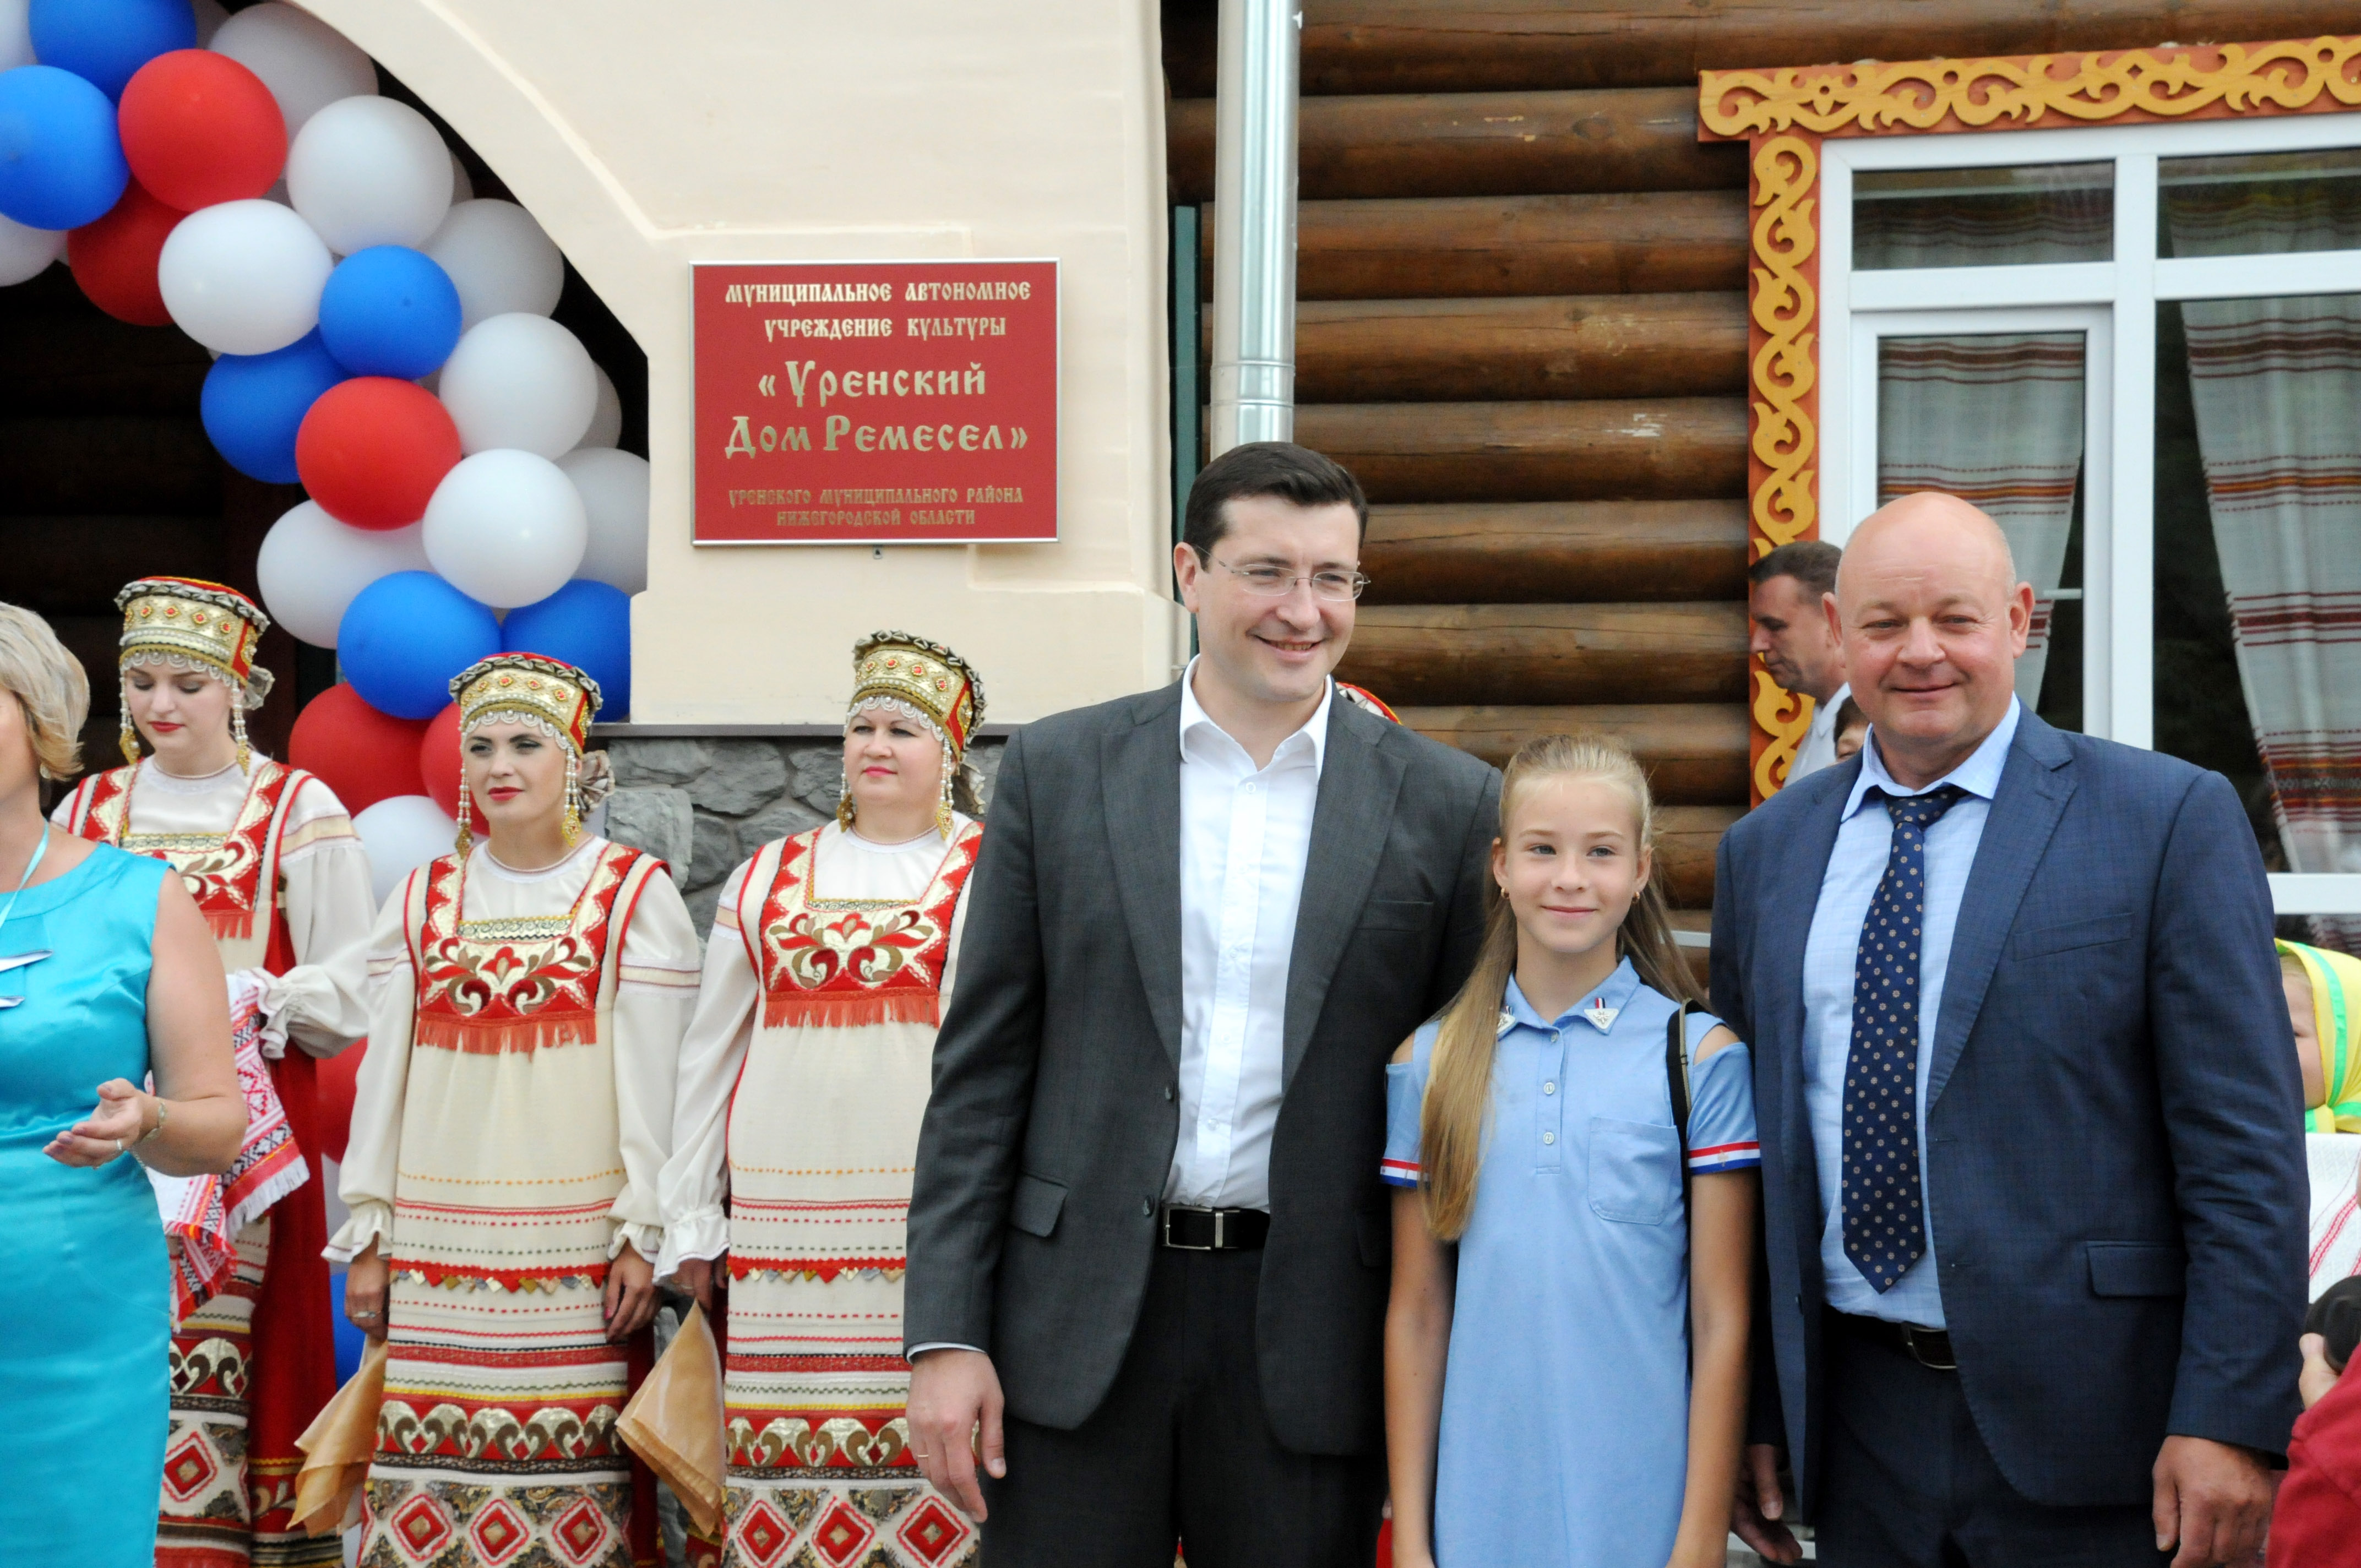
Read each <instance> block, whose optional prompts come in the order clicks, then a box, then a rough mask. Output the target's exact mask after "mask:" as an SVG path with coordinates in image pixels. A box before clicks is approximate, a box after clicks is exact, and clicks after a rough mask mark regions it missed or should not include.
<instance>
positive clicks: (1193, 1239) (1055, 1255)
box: [904, 442, 1499, 1568]
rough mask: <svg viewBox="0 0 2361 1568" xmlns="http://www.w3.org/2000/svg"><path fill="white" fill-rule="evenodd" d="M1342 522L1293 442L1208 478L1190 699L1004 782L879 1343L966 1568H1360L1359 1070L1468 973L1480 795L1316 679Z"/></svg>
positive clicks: (1487, 800)
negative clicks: (979, 1539) (894, 1362)
mask: <svg viewBox="0 0 2361 1568" xmlns="http://www.w3.org/2000/svg"><path fill="white" fill-rule="evenodd" d="M1367 518H1368V509H1367V503H1366V502H1365V501H1364V500H1363V499H1362V496H1361V490H1360V487H1359V485H1358V484H1356V482H1355V481H1354V479H1353V477H1352V476H1351V475H1350V474H1348V473H1346V472H1345V470H1344V469H1343V468H1341V467H1339V466H1336V465H1335V464H1334V463H1332V462H1330V461H1329V460H1328V459H1326V458H1324V457H1322V456H1320V455H1317V454H1316V453H1312V452H1309V451H1306V450H1304V449H1303V448H1301V447H1300V446H1294V445H1291V444H1286V443H1279V442H1270V443H1257V444H1251V445H1246V446H1241V447H1236V448H1234V449H1232V450H1231V451H1229V452H1227V453H1224V455H1222V456H1220V457H1219V458H1216V459H1215V460H1214V461H1213V463H1212V464H1211V465H1210V466H1207V468H1206V469H1205V471H1204V472H1203V473H1202V474H1201V475H1200V476H1199V477H1198V478H1197V481H1196V484H1195V486H1194V487H1193V488H1192V489H1191V492H1190V498H1189V507H1188V516H1187V521H1186V527H1185V531H1184V535H1183V542H1182V543H1180V545H1178V546H1176V547H1175V549H1174V551H1173V566H1174V570H1175V572H1176V574H1177V575H1178V576H1179V579H1180V594H1181V598H1182V600H1183V601H1184V602H1185V603H1186V604H1187V606H1188V608H1189V609H1191V611H1192V612H1193V613H1194V614H1195V616H1196V618H1197V630H1198V640H1199V645H1200V648H1201V650H1202V652H1200V653H1199V655H1198V657H1197V658H1196V659H1195V660H1193V661H1191V664H1190V667H1189V670H1188V672H1187V674H1184V675H1183V676H1182V678H1181V679H1180V682H1179V683H1177V684H1175V685H1170V686H1167V687H1166V688H1164V689H1163V690H1161V691H1158V692H1151V693H1148V694H1146V695H1143V696H1132V697H1125V698H1122V699H1120V700H1118V701H1115V702H1110V703H1104V704H1102V705H1100V706H1098V707H1090V708H1083V709H1081V710H1078V711H1075V712H1071V713H1064V714H1060V715H1057V716H1055V717H1053V718H1045V719H1041V720H1039V721H1038V722H1037V723H1034V724H1031V725H1028V726H1027V727H1026V729H1024V730H1022V731H1021V732H1020V733H1019V734H1018V735H1017V737H1016V739H1015V740H1013V741H1012V742H1011V743H1010V744H1009V747H1008V751H1007V752H1006V754H1005V757H1004V759H1003V761H1002V763H1001V768H1000V775H999V780H998V784H997V786H996V788H995V790H994V798H993V803H992V815H991V825H990V828H988V830H987V831H986V832H985V834H984V838H983V855H982V858H981V860H980V861H979V862H978V864H977V867H976V872H975V876H974V879H973V880H972V882H971V883H969V885H968V892H967V911H966V930H965V936H964V938H963V945H962V948H961V954H960V983H959V986H958V988H957V991H956V992H955V995H954V998H953V1000H952V1003H951V1006H950V1015H949V1016H948V1017H947V1018H946V1019H945V1020H944V1021H943V1027H942V1032H941V1035H940V1036H939V1039H938V1040H937V1042H936V1047H935V1084H934V1093H933V1096H932V1098H931V1099H930V1101H929V1102H928V1107H927V1115H926V1122H925V1125H924V1128H923V1131H922V1132H921V1134H920V1136H919V1144H918V1167H917V1181H916V1186H915V1189H914V1190H913V1193H912V1197H911V1204H910V1229H909V1274H908V1277H907V1286H906V1308H905V1311H906V1319H905V1321H906V1327H905V1331H904V1332H906V1335H907V1336H908V1343H907V1346H906V1350H907V1354H909V1356H910V1358H911V1363H912V1376H911V1385H910V1399H909V1421H910V1442H911V1446H912V1448H913V1450H914V1451H915V1452H916V1456H917V1459H918V1462H919V1464H920V1465H921V1467H922V1468H923V1469H924V1470H925V1472H926V1475H927V1477H928V1480H929V1481H931V1482H933V1483H934V1485H935V1486H937V1487H939V1489H941V1490H942V1491H943V1492H944V1493H945V1494H946V1495H948V1496H949V1497H951V1498H952V1499H953V1500H954V1501H955V1502H957V1503H958V1504H959V1505H960V1506H961V1508H964V1509H966V1510H967V1511H968V1512H969V1513H970V1514H971V1515H972V1516H973V1517H975V1518H976V1519H979V1520H981V1521H983V1552H984V1554H985V1557H986V1559H987V1560H988V1561H992V1562H995V1563H1023V1564H1026V1565H1027V1568H1043V1565H1049V1564H1069V1563H1071V1564H1076V1565H1085V1568H1170V1563H1171V1561H1172V1549H1173V1543H1174V1541H1175V1540H1176V1539H1177V1540H1179V1541H1182V1542H1183V1543H1184V1545H1185V1547H1186V1549H1187V1552H1188V1556H1189V1561H1190V1563H1191V1565H1192V1568H1246V1565H1247V1564H1253V1565H1255V1568H1296V1565H1301V1568H1315V1565H1317V1568H1328V1565H1332V1564H1333V1565H1334V1568H1367V1564H1368V1563H1369V1561H1370V1557H1371V1555H1372V1552H1373V1549H1374V1545H1375V1541H1376V1536H1377V1531H1378V1505H1379V1501H1380V1499H1381V1498H1382V1497H1383V1496H1384V1492H1385V1475H1384V1469H1383V1464H1382V1458H1381V1455H1382V1450H1383V1442H1384V1418H1383V1413H1382V1408H1381V1407H1382V1392H1383V1389H1382V1376H1381V1372H1380V1365H1381V1352H1380V1343H1381V1337H1382V1331H1383V1323H1384V1316H1385V1302H1386V1289H1387V1278H1388V1265H1389V1261H1390V1258H1389V1252H1390V1245H1389V1220H1388V1208H1387V1202H1386V1190H1385V1188H1384V1187H1383V1186H1382V1185H1381V1184H1380V1183H1379V1182H1378V1176H1377V1172H1378V1162H1379V1159H1380V1157H1381V1156H1382V1153H1383V1149H1382V1145H1383V1143H1384V1133H1385V1103H1384V1100H1385V1063H1386V1058H1387V1057H1388V1055H1389V1053H1390V1052H1391V1051H1392V1049H1393V1048H1394V1047H1396V1046H1397V1045H1399V1044H1400V1042H1401V1040H1402V1039H1403V1038H1404V1037H1405V1036H1408V1035H1409V1034H1410V1033H1411V1030H1412V1029H1414V1028H1416V1027H1417V1026H1418V1025H1419V1024H1420V1023H1422V1021H1424V1020H1425V1019H1426V1018H1427V1017H1428V1016H1430V1015H1431V1014H1433V1013H1434V1012H1435V1011H1436V1010H1437V1009H1438V1008H1439V1007H1441V1006H1442V1004H1443V1003H1444V1002H1445V1001H1447V1000H1448V999H1449V998H1450V995H1451V993H1452V992H1453V991H1454V990H1455V989H1456V988H1457V986H1458V985H1459V983H1460V981H1462V980H1463V979H1464V978H1465V976H1466V972H1467V970H1468V966H1469V965H1470V964H1471V963H1472V962H1473V960H1474V956H1475V952H1476V948H1477V939H1478V938H1479V936H1480V934H1481V930H1482V926H1483V914H1484V907H1485V902H1486V895H1487V893H1488V887H1487V883H1486V872H1485V864H1486V858H1487V855H1488V851H1489V849H1490V845H1491V841H1492V838H1493V834H1494V831H1495V828H1496V826H1497V822H1496V819H1497V817H1498V814H1499V805H1498V803H1499V775H1498V774H1497V773H1495V772H1494V771H1493V770H1492V769H1491V768H1490V767H1488V766H1487V765H1486V764H1485V763H1483V762H1479V761H1477V760H1476V759H1475V758H1473V757H1469V756H1466V755H1464V754H1463V753H1460V752H1457V751H1451V750H1449V749H1447V748H1445V747H1442V746H1439V745H1436V744H1434V743H1433V742H1432V741H1429V740H1422V739H1421V738H1420V737H1419V736H1417V735H1415V734H1413V733H1411V731H1410V730H1408V729H1402V728H1400V726H1398V725H1396V724H1393V723H1391V722H1389V720H1388V719H1386V718H1381V717H1379V716H1378V714H1376V713H1375V712H1372V711H1370V710H1369V709H1367V707H1362V706H1358V705H1356V703H1354V702H1352V701H1349V700H1346V699H1345V696H1343V695H1342V694H1341V693H1340V690H1339V688H1338V687H1337V686H1336V685H1335V683H1334V681H1332V680H1331V679H1330V676H1329V672H1330V671H1331V670H1333V669H1334V667H1335V664H1336V662H1337V661H1338V659H1340V658H1341V657H1342V656H1343V655H1344V652H1345V644H1346V642H1347V641H1348V640H1349V639H1350V638H1351V636H1352V632H1353V614H1354V601H1355V599H1356V598H1358V597H1359V594H1360V590H1361V587H1363V585H1364V583H1365V582H1366V579H1365V578H1364V577H1362V576H1361V575H1360V572H1359V559H1360V547H1361V540H1362V535H1363V533H1364V532H1365V531H1366V529H1367ZM1075 652H1076V656H1078V657H1079V656H1082V651H1081V650H1076V651H1075ZM972 1442H973V1443H974V1444H975V1448H974V1449H972V1448H971V1443H972ZM977 1450H980V1453H981V1456H982V1460H983V1472H984V1475H983V1477H981V1478H979V1476H978V1475H977V1464H976V1461H975V1453H976V1451H977Z"/></svg>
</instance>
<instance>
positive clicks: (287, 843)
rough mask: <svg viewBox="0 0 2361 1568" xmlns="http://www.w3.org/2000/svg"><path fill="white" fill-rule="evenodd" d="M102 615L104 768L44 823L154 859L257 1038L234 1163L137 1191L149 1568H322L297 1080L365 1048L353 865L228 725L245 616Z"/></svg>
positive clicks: (158, 606)
mask: <svg viewBox="0 0 2361 1568" xmlns="http://www.w3.org/2000/svg"><path fill="white" fill-rule="evenodd" d="M115 608H116V609H120V610H122V612H123V637H122V642H121V651H120V653H119V655H118V663H119V664H120V675H121V684H122V746H123V759H124V766H122V767H119V768H112V769H109V770H107V771H106V772H104V773H98V774H95V775H93V776H92V777H90V778H88V779H85V780H83V781H82V784H81V785H80V787H78V788H76V789H75V790H74V791H73V792H72V793H71V795H68V796H67V797H66V798H65V799H64V800H63V801H61V802H60V804H59V806H58V808H57V810H56V812H55V813H54V820H55V821H56V822H57V824H58V825H59V826H60V827H61V828H65V829H66V830H67V831H69V832H71V833H75V834H79V835H80V836H81V837H82V838H84V839H95V840H97V841H98V842H101V843H105V844H113V845H115V846H116V847H117V848H119V849H125V850H131V851H132V852H134V853H135V854H143V855H150V856H153V857H155V858H157V859H159V860H162V861H169V862H170V865H171V867H172V869H173V870H175V871H177V872H180V873H181V882H182V883H184V884H185V885H186V886H187V888H188V890H189V891H190V892H191V893H192V894H194V895H195V896H196V901H197V907H198V908H199V909H200V910H201V911H203V915H204V917H205V923H206V925H207V926H208V927H210V928H211V930H212V932H213V938H214V946H215V947H216V948H218V949H219V950H220V953H221V961H222V967H223V968H224V969H225V970H228V971H229V975H230V984H231V989H232V996H233V1002H234V1011H235V1012H236V1015H237V1016H238V1018H239V1020H240V1021H241V1022H250V1021H251V1019H252V1018H253V1016H254V1015H255V1014H258V1015H259V1019H260V1022H261V1028H260V1031H259V1036H258V1037H257V1036H256V1032H255V1031H254V1030H253V1029H252V1028H250V1027H249V1028H247V1029H244V1030H242V1031H241V1038H242V1040H243V1041H244V1042H245V1043H244V1046H243V1048H242V1051H241V1054H240V1057H239V1068H240V1077H241V1080H242V1082H243V1086H244V1088H245V1090H246V1094H247V1105H248V1108H249V1110H250V1112H251V1116H250V1119H249V1121H248V1124H247V1145H246V1147H245V1148H244V1149H243V1150H242V1151H241V1152H240V1155H239V1157H238V1160H237V1161H236V1164H234V1165H233V1166H232V1167H231V1168H230V1170H229V1171H228V1172H227V1173H226V1174H225V1176H224V1178H223V1179H221V1180H220V1181H219V1182H212V1181H207V1182H191V1183H176V1182H170V1181H159V1182H158V1183H157V1189H158V1196H159V1201H161V1202H162V1203H163V1204H164V1206H165V1216H164V1218H165V1223H166V1228H167V1230H168V1231H169V1232H170V1233H171V1234H173V1236H174V1251H173V1255H172V1262H173V1276H174V1283H175V1291H176V1305H177V1307H178V1309H179V1310H178V1314H177V1323H178V1326H177V1328H176V1330H175V1332H174V1333H173V1336H172V1349H171V1379H172V1436H171V1441H170V1444H169V1445H168V1449H167V1453H168V1458H167V1461H166V1464H165V1467H164V1484H163V1491H162V1494H161V1497H160V1498H159V1515H160V1518H159V1530H158V1536H157V1547H156V1561H157V1563H159V1565H160V1568H225V1565H236V1564H242V1563H248V1562H252V1563H257V1564H266V1563H267V1564H272V1565H280V1564H295V1563H335V1562H336V1561H337V1552H336V1543H335V1541H312V1540H309V1539H307V1538H305V1537H303V1536H302V1535H299V1534H296V1533H294V1532H293V1531H292V1530H291V1529H290V1526H289V1522H288V1517H287V1508H288V1505H289V1504H290V1503H291V1502H292V1501H293V1500H294V1484H295V1475H296V1472H297V1470H298V1469H300V1468H301V1467H302V1460H303V1456H302V1453H300V1452H299V1451H298V1450H297V1449H296V1447H295V1439H296V1438H297V1437H298V1436H299V1435H301V1434H302V1431H303V1429H304V1428H305V1427H307V1426H309V1425H310V1424H311V1421H312V1418H313V1416H315V1415H317V1414H319V1411H320V1407H321V1406H322V1405H324V1404H325V1403H326V1402H327V1401H328V1398H329V1397H330V1396H331V1395H333V1394H334V1393H335V1390H336V1365H335V1344H334V1342H333V1340H332V1339H331V1337H330V1335H329V1333H328V1325H329V1322H330V1320H331V1316H332V1311H333V1309H332V1308H331V1306H330V1304H329V1293H328V1266H327V1263H326V1262H325V1260H324V1259H323V1257H322V1256H321V1254H320V1249H321V1247H322V1245H324V1243H325V1242H326V1240H327V1223H326V1212H327V1211H326V1203H325V1191H326V1189H325V1187H324V1180H323V1178H322V1176H321V1172H320V1151H321V1148H322V1146H323V1143H324V1139H325V1129H324V1127H323V1126H322V1125H321V1111H320V1105H319V1091H318V1087H317V1073H316V1063H317V1058H324V1057H333V1056H335V1054H336V1053H338V1052H339V1051H342V1050H343V1049H345V1047H347V1046H349V1045H351V1044H352V1043H353V1042H354V1041H355V1040H357V1039H358V1038H360V1036H362V1035H364V1034H366V1033H367V1032H368V1014H367V1011H366V1007H365V1004H364V1000H363V996H362V990H363V974H364V970H363V957H362V949H363V944H364V943H365V942H366V941H367V939H368V928H369V921H370V918H371V917H372V916H374V915H375V913H376V910H377V901H376V900H375V899H374V898H373V897H371V896H370V892H369V864H368V852H367V851H366V850H364V849H363V848H362V846H361V841H360V839H359V837H358V836H357V834H356V833H355V832H354V831H353V825H352V820H351V818H350V817H347V816H346V812H345V807H344V805H343V803H341V802H340V801H338V800H337V799H336V797H335V794H334V793H333V792H332V791H330V790H329V788H328V786H327V785H326V784H323V783H321V782H320V781H319V780H318V779H317V778H314V777H313V775H311V774H310V773H305V772H303V771H302V769H300V768H291V767H286V766H284V765H282V764H280V763H278V762H272V761H271V760H270V759H269V758H268V757H265V756H263V755H261V754H259V753H258V752H257V751H254V750H253V748H252V747H251V746H249V745H248V744H247V738H246V716H247V713H248V712H249V711H251V710H252V709H254V708H256V707H260V706H261V704H262V700H263V698H264V697H265V696H268V695H269V691H270V672H269V670H266V669H258V668H257V667H256V665H255V663H254V654H255V648H256V645H257V644H258V642H259V641H261V640H262V634H263V633H264V632H265V631H267V630H269V627H270V620H269V617H268V616H266V615H264V614H263V613H262V611H261V609H258V607H257V606H256V605H255V603H254V601H253V600H252V599H249V598H247V597H246V596H245V595H244V594H241V593H239V592H238V591H237V590H236V589H235V588H228V587H223V586H222V585H221V584H219V583H206V582H198V581H195V580H192V579H189V578H182V577H143V578H141V579H140V580H138V581H137V582H135V583H132V584H130V585H129V586H127V587H125V588H124V590H123V591H122V592H121V593H119V594H117V595H116V596H115ZM142 740H145V741H146V742H147V746H148V750H149V751H150V752H152V755H150V756H148V757H147V758H146V759H145V760H142V758H141V756H140V742H141V741H142ZM289 1042H292V1043H293V1045H294V1047H295V1048H294V1049H292V1050H290V1049H289V1048H288V1045H289ZM257 1047H259V1048H257ZM225 1244H226V1245H225Z"/></svg>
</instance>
